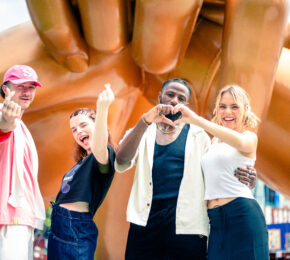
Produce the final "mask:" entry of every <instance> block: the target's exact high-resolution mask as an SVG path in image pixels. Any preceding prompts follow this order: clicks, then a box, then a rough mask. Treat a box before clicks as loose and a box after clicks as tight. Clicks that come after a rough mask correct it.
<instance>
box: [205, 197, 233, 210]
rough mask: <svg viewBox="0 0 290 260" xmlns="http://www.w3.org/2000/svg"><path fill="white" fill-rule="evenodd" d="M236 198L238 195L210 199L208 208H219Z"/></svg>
mask: <svg viewBox="0 0 290 260" xmlns="http://www.w3.org/2000/svg"><path fill="white" fill-rule="evenodd" d="M234 199H236V197H234V198H221V199H213V200H209V201H208V202H207V208H208V209H213V208H217V207H220V206H223V205H225V204H227V203H229V202H231V201H232V200H234Z"/></svg>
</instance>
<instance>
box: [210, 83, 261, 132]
mask: <svg viewBox="0 0 290 260" xmlns="http://www.w3.org/2000/svg"><path fill="white" fill-rule="evenodd" d="M226 92H228V93H230V94H232V96H233V98H234V100H235V102H236V103H237V104H238V105H239V107H240V108H241V112H242V113H241V114H242V116H243V120H242V124H243V125H242V127H243V128H255V127H256V126H257V125H258V122H260V119H259V118H258V117H257V116H256V115H255V114H254V113H253V112H252V111H251V106H250V99H249V95H248V93H247V92H246V91H245V90H244V89H243V88H241V87H239V86H237V85H233V84H232V85H227V86H225V87H224V88H222V89H221V90H220V92H219V94H218V95H217V98H216V103H215V109H214V112H213V115H214V116H213V118H212V120H211V121H212V122H214V123H216V124H221V123H220V122H219V120H218V116H217V112H216V111H217V110H218V107H219V104H220V101H221V98H222V96H223V94H224V93H226Z"/></svg>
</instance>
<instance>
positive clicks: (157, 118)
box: [143, 104, 174, 126]
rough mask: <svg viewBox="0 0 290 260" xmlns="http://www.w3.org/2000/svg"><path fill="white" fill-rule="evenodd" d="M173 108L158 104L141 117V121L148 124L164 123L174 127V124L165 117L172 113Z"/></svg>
mask: <svg viewBox="0 0 290 260" xmlns="http://www.w3.org/2000/svg"><path fill="white" fill-rule="evenodd" d="M172 111H173V106H171V105H163V104H159V105H157V106H155V107H153V108H152V109H150V110H149V111H148V112H147V113H145V114H144V115H143V119H144V120H145V121H146V122H147V123H148V124H150V123H153V122H154V123H165V124H168V125H171V126H174V123H173V122H172V121H171V120H170V119H168V118H166V117H165V115H167V114H169V113H172Z"/></svg>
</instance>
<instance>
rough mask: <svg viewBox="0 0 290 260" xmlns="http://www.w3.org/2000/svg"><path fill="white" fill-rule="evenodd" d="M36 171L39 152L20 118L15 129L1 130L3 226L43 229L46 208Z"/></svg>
mask: <svg viewBox="0 0 290 260" xmlns="http://www.w3.org/2000/svg"><path fill="white" fill-rule="evenodd" d="M0 109H1V108H0ZM0 115H1V113H0ZM37 173H38V157H37V152H36V148H35V144H34V141H33V139H32V136H31V134H30V132H29V130H28V129H27V128H26V126H25V124H24V123H23V122H22V121H21V120H18V122H17V126H16V128H15V129H14V131H13V132H8V133H3V132H2V131H1V130H0V191H1V192H0V225H9V224H19V225H27V226H30V227H33V228H37V229H42V228H43V222H44V220H45V208H44V203H43V199H42V196H41V193H40V190H39V186H38V181H37Z"/></svg>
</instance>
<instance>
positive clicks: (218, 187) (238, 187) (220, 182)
mask: <svg viewBox="0 0 290 260" xmlns="http://www.w3.org/2000/svg"><path fill="white" fill-rule="evenodd" d="M255 160H256V159H255V158H254V159H251V158H248V157H246V156H244V155H242V154H241V153H240V152H239V151H238V150H237V149H236V148H234V147H232V146H230V145H228V144H226V143H223V142H221V143H218V142H216V143H213V144H212V145H211V146H210V148H209V150H208V152H207V153H206V154H205V155H204V156H203V157H202V161H201V166H202V170H203V174H204V182H205V197H204V199H205V200H212V199H220V198H231V197H244V198H254V197H253V195H252V192H251V190H250V189H249V187H247V186H246V185H245V184H243V183H241V182H240V181H239V180H238V178H237V177H236V176H235V175H234V173H235V169H236V168H238V167H241V168H246V167H247V166H254V163H255Z"/></svg>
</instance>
